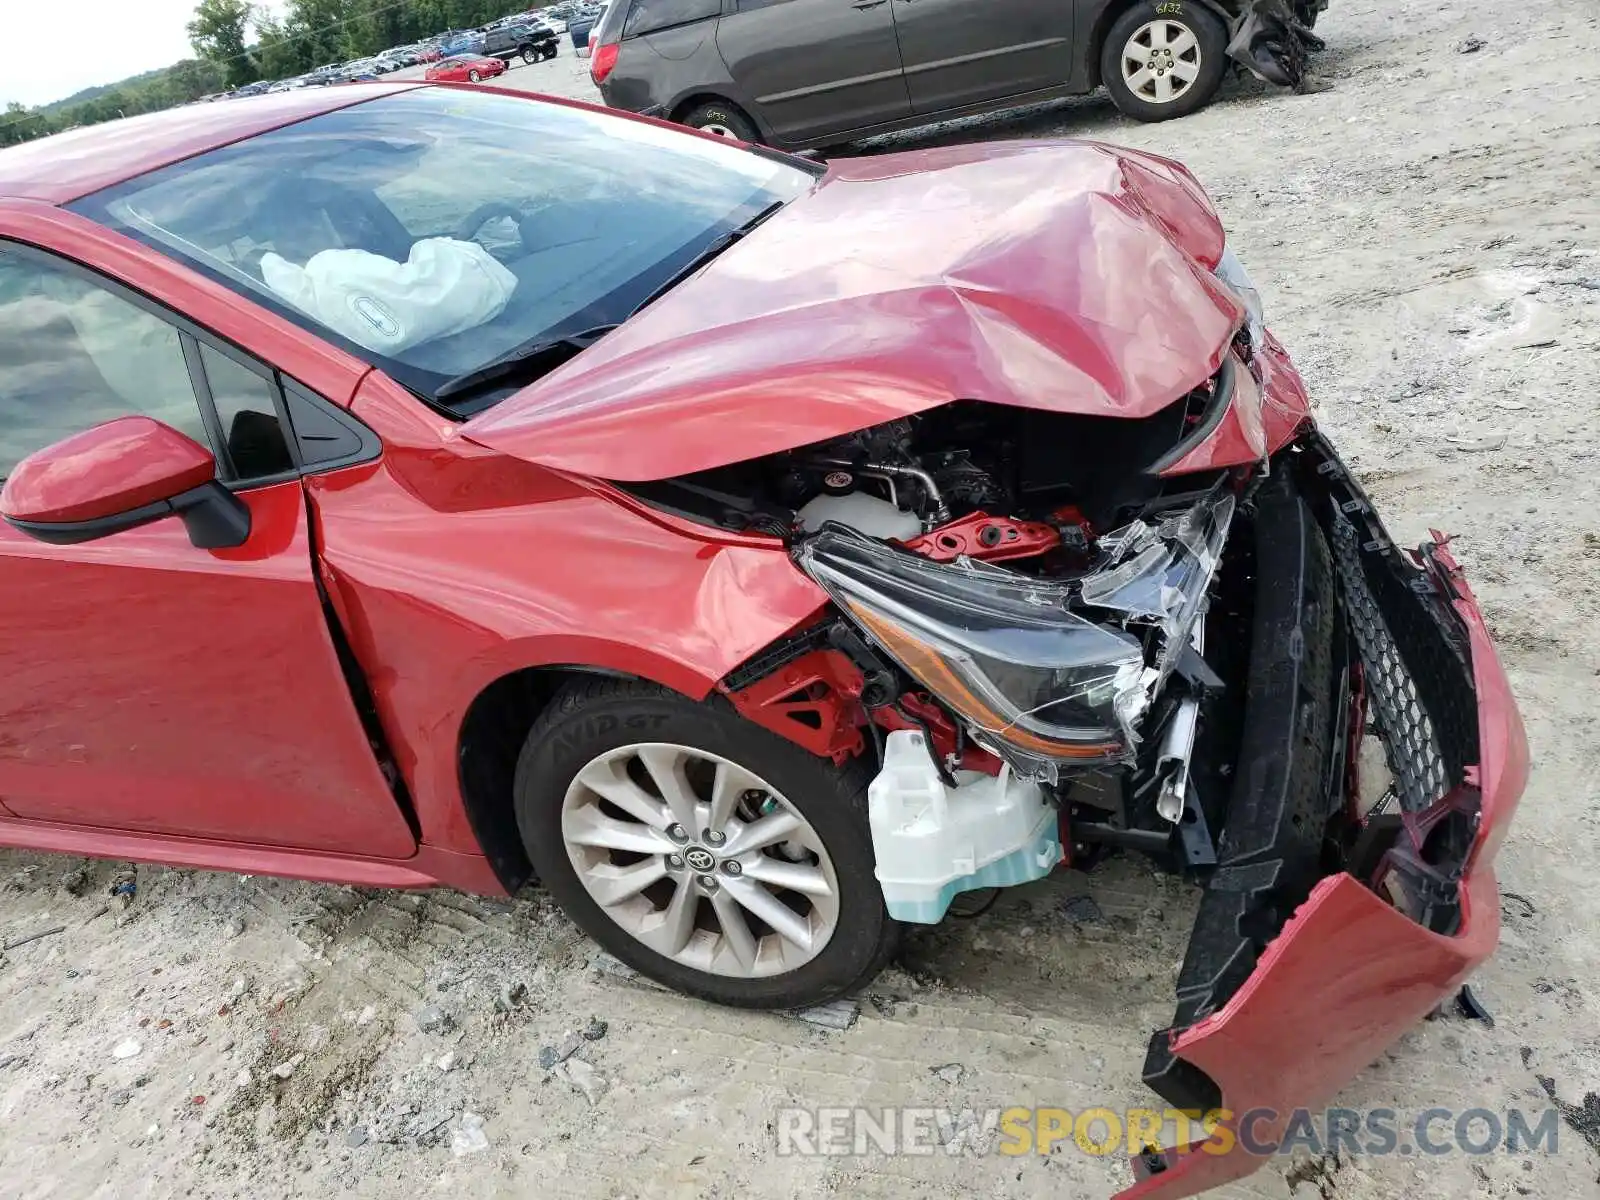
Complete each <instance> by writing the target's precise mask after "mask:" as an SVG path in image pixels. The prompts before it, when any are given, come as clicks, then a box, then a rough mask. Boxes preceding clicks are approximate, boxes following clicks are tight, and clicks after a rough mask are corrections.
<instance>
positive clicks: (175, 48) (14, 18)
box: [0, 0, 195, 108]
mask: <svg viewBox="0 0 1600 1200" xmlns="http://www.w3.org/2000/svg"><path fill="white" fill-rule="evenodd" d="M194 6H195V0H53V2H51V0H0V45H4V46H5V47H6V48H7V50H9V51H10V53H8V54H7V55H6V56H5V68H4V70H0V108H3V107H4V106H5V105H6V103H7V102H9V101H12V100H15V101H17V102H18V103H20V104H28V105H33V104H49V103H50V102H51V101H52V100H61V99H63V98H65V97H67V96H70V95H72V93H73V92H75V91H77V90H78V89H79V88H86V87H92V86H93V85H95V84H97V83H115V82H117V80H119V79H126V78H127V77H128V76H129V75H137V74H139V72H141V71H149V70H151V69H153V68H155V67H165V66H170V65H171V64H172V63H175V62H177V61H178V60H179V59H180V58H191V57H193V54H194V52H193V51H192V50H190V48H189V35H188V34H187V33H185V32H184V28H183V27H184V26H185V25H186V24H188V22H189V18H190V16H191V15H192V14H193V13H194Z"/></svg>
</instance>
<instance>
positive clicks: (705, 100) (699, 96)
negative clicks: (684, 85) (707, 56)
mask: <svg viewBox="0 0 1600 1200" xmlns="http://www.w3.org/2000/svg"><path fill="white" fill-rule="evenodd" d="M702 104H729V105H732V106H733V107H734V108H736V109H738V110H739V111H740V112H741V113H743V114H744V117H745V119H746V120H748V121H749V122H750V124H752V125H754V126H755V127H756V128H757V129H758V130H760V131H761V136H762V137H763V138H769V139H770V137H771V133H772V131H771V130H769V129H768V128H767V126H766V122H764V121H763V120H762V119H761V118H760V117H758V116H757V115H756V114H755V113H754V112H752V111H751V110H750V106H749V105H748V104H746V103H744V102H743V101H742V100H740V99H738V97H736V96H731V95H729V94H728V93H727V92H719V91H717V90H715V89H714V88H707V87H698V88H695V89H693V90H692V91H689V92H687V93H685V94H684V95H682V96H679V97H678V98H677V99H676V100H674V101H673V102H672V103H671V104H670V105H668V107H667V119H668V120H670V121H672V122H673V123H674V124H677V125H682V124H683V119H684V118H685V117H687V116H688V115H689V114H690V113H691V112H693V111H694V110H695V109H697V108H699V107H700V106H701V105H702Z"/></svg>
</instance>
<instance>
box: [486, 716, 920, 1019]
mask: <svg viewBox="0 0 1600 1200" xmlns="http://www.w3.org/2000/svg"><path fill="white" fill-rule="evenodd" d="M552 707H553V708H554V707H556V706H554V705H553V706H552ZM649 742H670V743H676V744H679V745H683V746H688V747H691V748H694V749H697V750H703V751H705V752H707V753H709V754H715V755H719V756H721V757H723V758H726V759H729V760H730V761H732V762H736V763H738V764H739V765H740V766H742V767H744V768H746V769H747V770H750V771H753V772H754V773H755V774H757V775H759V776H760V777H761V778H762V779H764V780H766V781H767V783H769V784H770V785H771V786H772V787H774V788H775V789H777V790H778V791H779V792H780V793H782V795H783V796H784V798H785V799H787V800H788V801H789V803H790V804H792V805H793V806H794V807H795V808H796V809H797V810H798V811H799V812H800V813H801V814H802V815H803V816H804V817H805V818H806V820H807V821H809V822H810V823H811V826H812V828H813V829H814V830H815V831H816V833H817V835H818V836H819V837H820V838H821V839H822V843H823V845H824V846H825V847H826V848H827V850H828V855H829V857H830V858H831V859H832V861H833V868H834V875H835V879H836V880H837V882H838V887H839V921H838V924H837V926H836V928H835V930H834V933H833V936H832V938H831V939H830V940H829V942H828V945H827V946H826V947H824V949H823V950H822V952H821V953H820V954H818V955H817V956H816V957H815V958H813V959H811V961H809V962H807V963H806V964H804V965H803V966H801V967H799V968H797V969H796V970H793V971H789V972H786V973H784V974H782V975H778V976H773V977H769V978H763V979H741V978H736V977H730V976H720V975H712V974H709V973H706V972H703V971H698V970H695V969H693V968H691V967H686V966H683V965H682V964H680V963H677V962H674V961H673V960H672V959H670V958H667V957H666V956H664V955H661V954H658V953H656V952H655V951H654V950H651V949H650V948H649V947H647V946H644V945H642V944H641V943H639V942H638V941H636V940H634V938H633V937H632V935H631V934H629V933H627V932H626V931H625V930H623V929H622V928H621V927H620V926H619V925H617V924H616V923H615V922H614V921H613V920H612V919H611V917H610V916H608V915H607V914H606V912H605V910H604V909H603V908H601V907H600V905H599V904H598V903H597V902H596V901H595V900H594V899H593V897H591V896H590V895H589V893H588V891H587V889H585V888H584V886H583V884H582V883H581V882H580V881H579V879H578V875H577V871H576V870H575V869H574V867H573V865H572V862H571V860H570V859H569V858H568V856H567V850H566V845H565V842H564V840H563V838H562V835H561V810H562V804H563V801H564V799H565V797H566V792H567V788H568V786H569V785H570V784H571V781H572V779H573V777H574V776H575V775H576V774H577V773H578V771H579V770H581V769H582V768H583V767H585V766H587V765H588V764H589V763H590V762H591V761H592V760H593V759H594V758H595V757H597V756H598V755H601V754H604V753H606V752H607V751H609V750H615V749H619V748H621V747H624V746H628V745H634V744H639V743H649ZM865 781H866V774H865V773H864V772H862V771H860V770H841V769H839V768H836V767H834V766H833V764H832V763H831V762H829V761H828V760H826V759H821V758H818V757H816V756H815V755H812V754H811V753H809V752H808V751H806V750H803V749H801V748H800V747H799V746H797V745H795V744H794V743H792V742H789V741H787V740H786V739H784V738H780V737H778V736H777V735H776V734H773V733H770V732H768V731H767V730H765V729H761V728H760V727H758V726H755V725H752V724H750V723H749V722H747V721H744V720H743V719H742V718H740V717H738V715H737V714H735V713H734V712H733V711H732V710H731V709H729V708H727V707H725V706H722V705H720V704H718V703H715V702H708V703H705V704H699V703H696V702H694V701H692V700H689V699H688V698H687V697H683V696H678V695H675V694H673V693H670V692H664V691H663V692H651V691H621V692H619V693H618V694H617V695H615V696H611V697H605V698H601V699H594V700H589V701H587V702H585V703H583V704H581V705H579V706H577V707H576V708H574V709H572V710H571V711H568V712H564V713H561V714H559V715H558V716H556V718H555V719H554V720H549V721H541V722H540V724H539V726H536V727H535V729H534V731H533V733H532V734H531V735H530V737H529V740H528V743H527V745H526V746H525V747H524V749H523V751H522V755H521V757H520V758H519V760H518V763H517V775H516V816H517V826H518V828H519V830H520V831H521V833H522V840H523V844H524V847H525V848H526V850H527V853H528V857H529V859H530V860H531V861H532V863H533V866H534V870H535V872H536V873H537V875H538V877H539V880H540V882H541V883H543V884H544V886H545V887H546V888H547V889H548V890H549V891H550V893H551V895H552V896H554V898H555V899H556V900H557V901H558V902H559V903H560V904H561V906H562V908H564V909H565V910H566V912H567V914H568V915H569V916H570V917H572V918H573V920H574V921H576V922H577V923H578V924H579V925H580V926H581V927H583V929H584V930H585V932H587V933H588V934H589V935H590V936H591V937H593V938H594V939H595V941H597V942H599V943H600V945H601V946H603V947H604V948H605V949H606V950H607V951H609V952H610V953H611V954H613V955H615V956H616V957H617V958H619V959H621V960H622V961H623V962H625V963H627V964H628V965H629V966H631V967H634V968H635V969H636V970H639V971H641V972H643V973H644V974H646V975H648V976H651V977H652V978H655V979H658V980H661V981H662V982H665V983H667V984H669V985H670V986H672V987H674V988H677V989H678V990H679V991H683V992H686V993H688V994H690V995H694V996H698V997H700V998H702V999H707V1000H714V1001H717V1002H719V1003H723V1004H731V1005H736V1006H739V1007H750V1008H797V1007H805V1006H807V1005H811V1004H817V1003H821V1002H823V1001H824V1000H828V999H832V998H834V997H837V996H839V995H841V994H843V993H844V992H846V991H848V990H850V989H851V988H853V987H855V986H858V985H860V984H862V983H865V982H866V980H867V979H868V978H870V976H871V975H872V974H875V973H876V971H877V969H878V966H879V965H880V964H881V960H882V957H883V954H882V950H883V947H884V944H885V941H886V939H889V938H891V936H892V934H893V932H894V929H895V926H894V922H893V921H892V920H891V919H890V917H889V915H888V912H887V911H886V910H885V908H884V905H883V893H882V891H881V889H880V888H879V885H878V883H877V880H876V877H875V875H874V863H873V857H872V845H871V832H870V828H869V826H868V823H867V820H866V808H865V803H864V800H862V799H861V797H860V793H861V792H862V790H863V789H864V786H865Z"/></svg>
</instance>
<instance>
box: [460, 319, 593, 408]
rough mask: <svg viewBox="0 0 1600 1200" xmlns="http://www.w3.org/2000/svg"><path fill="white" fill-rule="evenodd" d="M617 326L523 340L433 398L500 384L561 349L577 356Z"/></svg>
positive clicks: (567, 354)
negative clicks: (563, 335) (561, 335)
mask: <svg viewBox="0 0 1600 1200" xmlns="http://www.w3.org/2000/svg"><path fill="white" fill-rule="evenodd" d="M616 327H617V326H616V324H614V323H613V324H611V325H596V326H595V327H594V328H593V329H585V330H582V331H581V332H579V333H569V334H567V335H566V336H565V337H556V338H543V339H539V338H535V339H534V340H533V341H531V342H523V343H522V345H520V346H513V347H512V348H511V349H510V350H508V351H506V352H505V353H504V354H502V355H501V356H500V357H499V358H496V359H493V360H492V361H490V362H486V363H484V364H483V366H481V367H479V368H478V369H477V370H475V371H468V372H467V373H466V374H465V375H457V376H456V377H455V378H454V379H447V380H446V381H445V382H444V383H442V384H441V385H440V386H439V387H437V388H435V389H434V393H433V398H434V399H435V400H448V399H449V398H450V397H451V396H459V395H461V394H462V393H463V392H470V391H474V390H476V389H477V388H480V387H483V386H484V385H485V384H489V383H498V382H499V381H500V380H502V379H505V378H508V377H509V376H512V375H515V374H517V373H518V372H520V371H522V370H524V369H525V368H526V367H527V366H528V365H529V364H531V363H535V362H538V361H539V360H541V359H546V358H553V357H556V355H557V353H558V352H561V351H564V352H565V353H566V356H567V358H575V357H577V356H578V355H579V354H582V353H583V352H584V351H585V350H587V349H588V348H589V347H590V346H592V345H594V344H595V343H596V342H598V341H599V340H600V339H601V338H603V337H604V336H605V335H606V334H608V333H610V332H611V331H612V330H613V329H615V328H616Z"/></svg>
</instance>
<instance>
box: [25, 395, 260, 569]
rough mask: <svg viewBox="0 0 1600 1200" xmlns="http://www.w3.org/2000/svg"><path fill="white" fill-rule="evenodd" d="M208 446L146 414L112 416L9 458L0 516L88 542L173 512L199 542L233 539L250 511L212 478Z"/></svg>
mask: <svg viewBox="0 0 1600 1200" xmlns="http://www.w3.org/2000/svg"><path fill="white" fill-rule="evenodd" d="M216 473H217V460H216V459H215V458H214V457H213V456H212V454H211V451H209V450H207V449H206V448H205V447H204V446H202V445H200V444H199V443H198V442H196V441H195V440H194V439H193V438H189V437H185V436H184V435H183V434H181V433H179V432H178V431H177V430H176V429H173V428H172V427H171V426H170V425H163V424H162V423H161V422H160V421H156V420H153V419H151V418H150V417H118V418H117V419H116V420H114V421H107V422H106V423H105V424H104V425H96V426H95V427H94V428H93V429H86V430H84V431H83V432H82V433H75V434H73V435H72V436H71V437H69V438H63V439H62V440H61V441H59V442H57V443H56V444H55V445H53V446H46V447H45V448H44V449H43V450H39V451H36V452H34V453H33V454H30V455H29V456H28V457H27V458H25V459H23V460H22V461H21V462H20V463H18V464H17V466H16V469H15V470H13V471H12V472H11V476H10V478H8V479H7V480H6V485H5V489H4V490H3V491H0V516H4V517H5V519H6V520H7V521H9V522H10V523H11V524H12V525H14V526H15V527H16V528H17V529H20V530H21V531H22V532H23V533H25V534H27V535H28V536H29V537H32V538H37V539H38V540H39V541H41V542H49V543H50V544H51V545H56V546H70V545H74V544H76V543H78V542H91V541H94V540H95V539H96V538H103V537H108V536H109V535H111V534H113V533H121V532H122V531H123V530H124V529H134V528H136V527H138V526H140V525H148V524H149V523H150V522H151V521H159V520H160V519H161V518H162V517H167V516H172V515H173V514H176V515H178V516H180V517H182V518H183V523H184V525H185V527H187V529H188V531H189V540H190V541H191V542H193V543H194V544H195V545H196V546H198V547H200V548H201V549H203V550H220V549H224V548H226V547H229V546H239V545H242V544H243V543H244V540H245V539H246V538H247V537H249V536H250V510H249V508H248V507H246V506H245V503H244V501H242V500H240V499H239V498H238V497H237V496H235V495H234V494H233V493H232V492H230V491H228V489H227V488H225V487H223V486H222V485H221V484H220V483H218V482H217V481H216Z"/></svg>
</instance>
